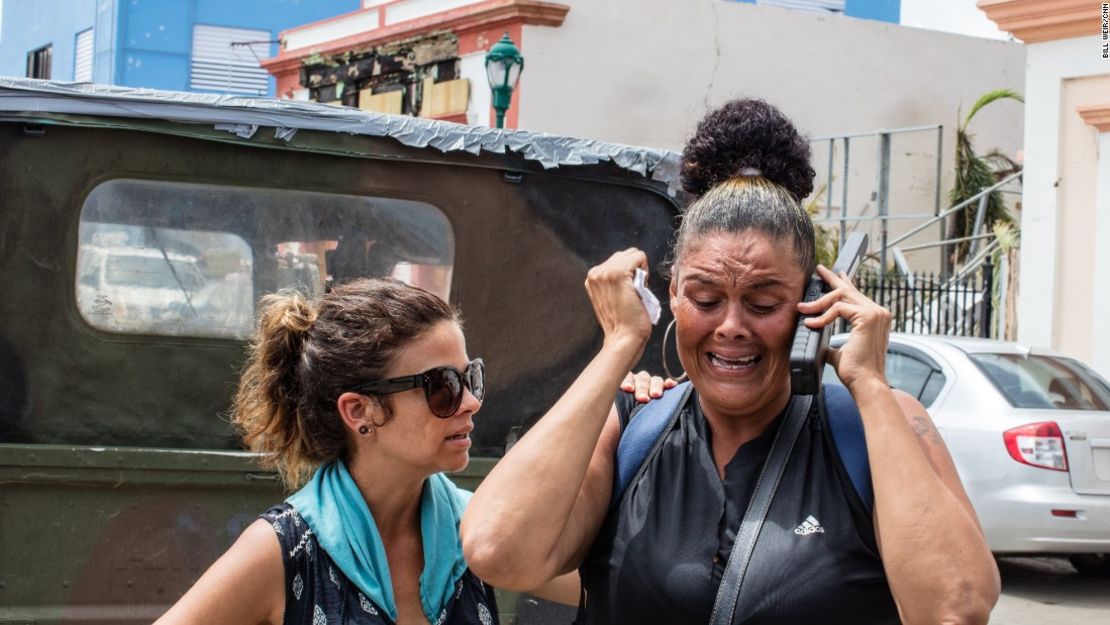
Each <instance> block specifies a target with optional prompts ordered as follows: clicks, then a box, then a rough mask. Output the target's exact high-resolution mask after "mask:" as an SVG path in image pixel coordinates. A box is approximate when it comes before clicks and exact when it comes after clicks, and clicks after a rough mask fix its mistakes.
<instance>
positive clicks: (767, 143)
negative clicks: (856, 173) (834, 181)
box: [682, 99, 816, 202]
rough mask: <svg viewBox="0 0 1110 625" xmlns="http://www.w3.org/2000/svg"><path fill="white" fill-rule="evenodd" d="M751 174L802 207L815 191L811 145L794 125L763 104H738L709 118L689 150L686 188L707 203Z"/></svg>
mask: <svg viewBox="0 0 1110 625" xmlns="http://www.w3.org/2000/svg"><path fill="white" fill-rule="evenodd" d="M750 170H758V171H759V173H760V175H762V176H763V177H764V178H766V179H767V180H770V181H771V182H774V183H775V184H778V185H780V186H782V187H783V188H784V189H786V190H787V191H788V192H789V193H790V194H791V195H792V196H794V199H796V200H798V201H799V202H801V201H802V199H803V198H805V197H806V196H807V195H809V194H810V193H811V192H812V191H813V178H814V176H815V175H816V172H814V171H813V167H812V166H811V165H810V162H809V142H808V141H806V139H805V138H804V137H802V135H801V134H800V133H799V132H798V129H797V128H795V127H794V124H793V123H792V122H791V121H790V120H789V119H788V118H787V117H786V116H785V115H783V114H782V111H780V110H778V109H777V108H775V107H774V106H772V105H770V104H768V103H766V102H764V101H763V100H757V99H741V100H732V101H731V102H728V103H726V104H725V105H724V106H721V107H720V108H718V109H716V110H714V111H711V112H710V113H709V114H707V115H706V116H705V117H704V118H703V119H702V120H701V122H700V123H699V124H698V129H697V132H696V133H694V136H693V137H692V138H691V139H690V141H689V142H687V144H686V147H685V149H683V151H682V188H683V189H685V190H686V191H687V192H688V193H691V194H693V195H695V196H697V197H701V196H702V195H704V194H705V192H706V191H709V190H710V189H712V188H713V187H714V186H716V185H717V184H719V183H721V182H724V181H725V180H729V179H731V178H735V177H737V176H740V175H751V173H752V172H751V171H750Z"/></svg>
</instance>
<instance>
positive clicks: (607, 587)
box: [583, 392, 899, 625]
mask: <svg viewBox="0 0 1110 625" xmlns="http://www.w3.org/2000/svg"><path fill="white" fill-rule="evenodd" d="M634 406H635V403H634V400H633V399H632V397H631V395H627V394H623V393H622V394H621V395H620V396H618V398H617V407H618V412H619V413H620V416H621V421H622V423H624V422H626V421H627V420H628V414H629V413H630V412H631V409H632V408H633V407H634ZM781 420H782V419H781V415H780V417H779V418H778V419H776V420H775V421H774V422H773V423H772V425H771V426H770V427H769V428H768V429H767V431H766V432H764V433H763V434H762V435H761V436H759V437H758V438H756V439H754V440H752V441H749V442H748V443H745V444H744V445H743V446H742V447H741V448H740V449H739V450H738V451H737V453H736V456H735V457H733V458H732V460H730V461H729V463H728V464H727V465H726V467H725V478H724V480H721V479H720V478H719V476H718V474H717V468H716V465H715V464H714V461H713V455H712V451H711V449H712V447H711V445H710V431H709V429H708V426H707V425H706V422H705V418H704V416H703V415H702V413H701V410H700V407H699V405H698V400H697V393H696V392H695V393H692V394H691V396H690V399H689V401H688V402H687V404H686V406H685V407H684V408H683V410H682V414H681V415H680V418H679V419H678V420H677V423H676V424H675V426H674V427H673V429H672V430H671V431H669V432H668V433H666V434H665V437H666V438H665V441H664V443H663V445H662V447H661V448H660V449H659V452H658V453H657V454H656V455H655V456H654V457H652V458H650V459H648V460H647V462H648V466H647V467H646V469H645V471H644V472H643V475H642V476H641V477H640V479H639V480H638V481H636V482H634V483H632V484H630V485H629V487H628V490H627V491H626V492H625V496H624V498H623V499H622V501H621V504H620V506H619V507H617V508H615V509H614V510H612V511H611V512H610V513H609V516H608V517H607V518H606V520H605V523H604V525H603V526H602V529H601V532H600V533H599V535H598V537H597V539H596V540H595V541H594V544H593V547H592V548H591V551H590V554H589V555H588V556H587V558H586V562H585V563H584V565H583V570H584V573H585V583H586V588H587V601H586V622H587V623H590V624H597V625H618V624H625V623H627V624H636V625H652V624H656V623H658V624H660V625H664V624H666V625H676V624H687V623H688V624H690V625H700V624H703V623H708V621H709V616H710V613H711V612H712V610H713V601H714V599H715V597H716V594H717V587H718V586H719V585H720V582H721V576H722V575H723V573H724V568H725V564H726V563H727V561H728V556H729V554H730V553H731V550H732V543H733V541H734V540H735V537H736V529H737V528H738V527H739V525H740V520H741V519H742V518H743V516H744V512H745V510H746V509H747V505H748V501H749V500H750V499H751V495H752V490H753V489H754V488H755V482H756V480H757V478H758V476H759V471H760V468H761V467H762V466H763V462H764V460H766V457H767V453H768V450H769V449H770V446H771V442H772V440H773V439H774V436H775V433H776V432H777V430H778V427H779V424H780V422H781ZM744 585H745V590H744V596H745V597H747V598H750V599H749V600H748V601H747V602H746V603H745V604H743V605H741V606H740V607H739V608H738V609H737V612H736V618H735V620H734V623H736V624H744V625H762V624H776V625H778V624H784V623H792V624H808V623H823V624H837V623H844V624H849V623H850V624H852V625H879V624H887V623H891V624H893V623H898V622H899V621H898V612H897V608H896V607H895V605H894V599H893V597H892V596H891V594H890V588H889V586H888V585H887V582H886V576H885V575H884V573H883V569H882V561H881V560H880V559H879V555H878V550H877V548H876V545H875V531H874V525H873V522H872V520H871V516H870V513H869V512H868V511H867V510H866V508H865V507H864V504H863V502H862V501H861V500H860V498H859V496H858V495H857V494H856V492H855V490H854V488H853V487H852V484H851V481H850V479H849V478H848V476H847V473H846V472H845V470H844V468H843V466H842V464H841V462H840V459H839V456H838V455H837V452H836V448H835V446H834V444H833V441H832V437H831V435H830V434H829V433H828V427H827V424H826V423H825V422H824V419H823V418H822V417H821V416H820V414H819V411H818V409H817V402H814V404H813V409H812V410H811V412H810V415H809V417H808V420H807V423H806V426H805V427H804V428H803V430H802V433H801V435H800V436H799V438H798V442H797V445H796V446H795V448H794V453H793V454H792V456H791V459H790V462H789V463H788V465H787V468H786V473H785V475H784V476H783V480H782V482H781V484H780V485H779V490H778V493H777V494H776V496H775V501H774V503H773V504H772V506H771V509H770V511H769V513H768V516H767V520H766V522H765V523H764V527H763V531H762V533H761V535H760V538H759V541H758V542H757V543H756V548H755V552H754V553H753V555H752V561H751V563H750V567H749V569H748V574H747V576H746V579H745V581H744Z"/></svg>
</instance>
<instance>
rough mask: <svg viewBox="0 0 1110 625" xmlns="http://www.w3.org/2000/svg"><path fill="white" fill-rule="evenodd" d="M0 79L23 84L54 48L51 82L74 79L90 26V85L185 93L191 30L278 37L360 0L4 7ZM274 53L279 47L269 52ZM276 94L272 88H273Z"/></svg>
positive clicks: (115, 1) (68, 0)
mask: <svg viewBox="0 0 1110 625" xmlns="http://www.w3.org/2000/svg"><path fill="white" fill-rule="evenodd" d="M2 6H3V18H2V19H3V22H2V24H0V74H3V75H14V76H23V75H25V73H26V64H27V53H28V52H30V51H31V50H34V49H36V48H38V47H41V46H43V45H46V44H47V43H52V44H53V46H54V49H53V63H52V78H54V79H55V80H72V79H73V49H74V42H75V39H76V36H77V33H78V32H80V31H82V30H85V29H88V28H91V27H93V26H95V31H94V41H95V56H94V61H93V80H94V81H96V82H101V83H112V84H117V85H126V86H131V87H151V88H156V89H174V90H178V91H189V90H190V89H189V64H190V60H191V59H190V56H191V50H192V44H193V25H194V24H203V25H208V26H226V27H232V28H251V29H256V30H267V31H269V32H270V36H269V38H270V39H277V37H278V34H279V33H280V32H281V31H282V30H286V29H288V28H292V27H294V26H301V25H303V24H307V23H309V22H315V21H318V20H322V19H325V18H329V17H334V16H336V15H340V14H343V13H349V12H351V11H356V10H358V9H359V7H360V6H361V2H360V1H359V0H101V1H100V2H99V7H98V2H97V0H3V5H2ZM271 53H272V54H276V53H277V45H276V44H275V45H273V46H271ZM270 93H271V94H272V93H273V81H272V80H271V82H270Z"/></svg>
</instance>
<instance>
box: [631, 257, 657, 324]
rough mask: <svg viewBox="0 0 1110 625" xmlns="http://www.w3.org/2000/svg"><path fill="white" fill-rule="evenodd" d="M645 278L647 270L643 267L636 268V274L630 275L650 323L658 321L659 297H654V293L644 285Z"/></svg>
mask: <svg viewBox="0 0 1110 625" xmlns="http://www.w3.org/2000/svg"><path fill="white" fill-rule="evenodd" d="M646 278H647V272H646V271H644V270H643V269H636V274H635V275H634V276H633V277H632V286H633V287H635V288H636V294H637V295H639V296H640V301H642V302H643V303H644V309H645V310H647V314H648V318H649V319H651V325H655V324H657V323H659V314H660V312H661V311H660V308H659V298H657V297H655V293H652V292H651V289H648V288H647V287H646V286H644V280H645V279H646Z"/></svg>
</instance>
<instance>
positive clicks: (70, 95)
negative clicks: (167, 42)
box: [0, 77, 679, 195]
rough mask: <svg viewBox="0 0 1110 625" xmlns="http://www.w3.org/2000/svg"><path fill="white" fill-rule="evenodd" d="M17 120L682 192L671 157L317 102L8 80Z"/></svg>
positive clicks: (3, 111)
mask: <svg viewBox="0 0 1110 625" xmlns="http://www.w3.org/2000/svg"><path fill="white" fill-rule="evenodd" d="M10 114H16V115H19V116H21V117H25V116H28V115H29V114H30V115H34V116H39V117H41V116H46V117H56V116H58V117H60V116H67V115H78V116H92V117H107V118H130V119H134V120H162V121H169V122H176V123H185V124H199V125H206V126H211V127H213V128H215V129H216V130H219V131H222V132H228V133H232V134H234V135H235V136H237V137H239V138H241V139H250V138H252V137H254V136H255V135H256V134H257V133H259V132H260V131H270V132H272V133H273V136H274V138H275V139H276V140H278V141H281V142H285V143H289V142H290V141H292V140H293V137H294V136H295V135H296V133H297V131H299V130H315V131H326V132H333V133H345V134H353V135H365V136H371V137H390V138H393V139H395V140H397V141H399V142H400V143H402V144H404V145H406V146H411V147H416V148H423V147H427V146H431V147H433V148H436V149H438V150H440V151H442V152H468V153H470V154H475V155H477V154H480V153H482V152H489V153H494V154H506V153H507V152H513V153H517V154H520V155H521V156H523V158H524V159H525V160H528V161H535V162H537V163H539V164H540V165H542V166H543V168H544V169H551V168H555V167H566V166H574V165H593V164H597V163H603V162H612V163H613V164H615V165H617V166H618V167H620V168H622V169H625V170H628V171H630V172H635V173H638V174H640V175H642V176H645V177H647V178H649V179H651V180H655V181H658V182H662V183H664V184H665V185H666V186H667V189H668V191H669V192H670V193H671V194H672V195H673V194H674V193H675V191H676V190H677V188H678V171H679V155H678V154H677V153H675V152H672V151H670V150H663V149H655V148H644V147H635V146H628V145H620V144H616V143H605V142H602V141H593V140H588V139H575V138H572V137H561V136H555V135H548V134H544V133H537V132H530V131H526V130H505V129H500V128H488V127H485V126H466V125H462V124H455V123H451V122H444V121H437V120H431V119H422V118H417V117H408V116H401V115H387V114H384V113H375V112H370V111H362V110H359V109H355V108H350V107H341V106H332V105H328V104H319V103H316V102H299V101H291V100H274V99H268V98H247V97H239V96H227V95H219V94H205V93H185V92H176V91H158V90H154V89H135V88H130V87H117V86H112V85H96V84H90V83H64V82H53V81H48V80H35V79H28V78H9V77H0V117H7V116H9V115H10Z"/></svg>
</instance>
